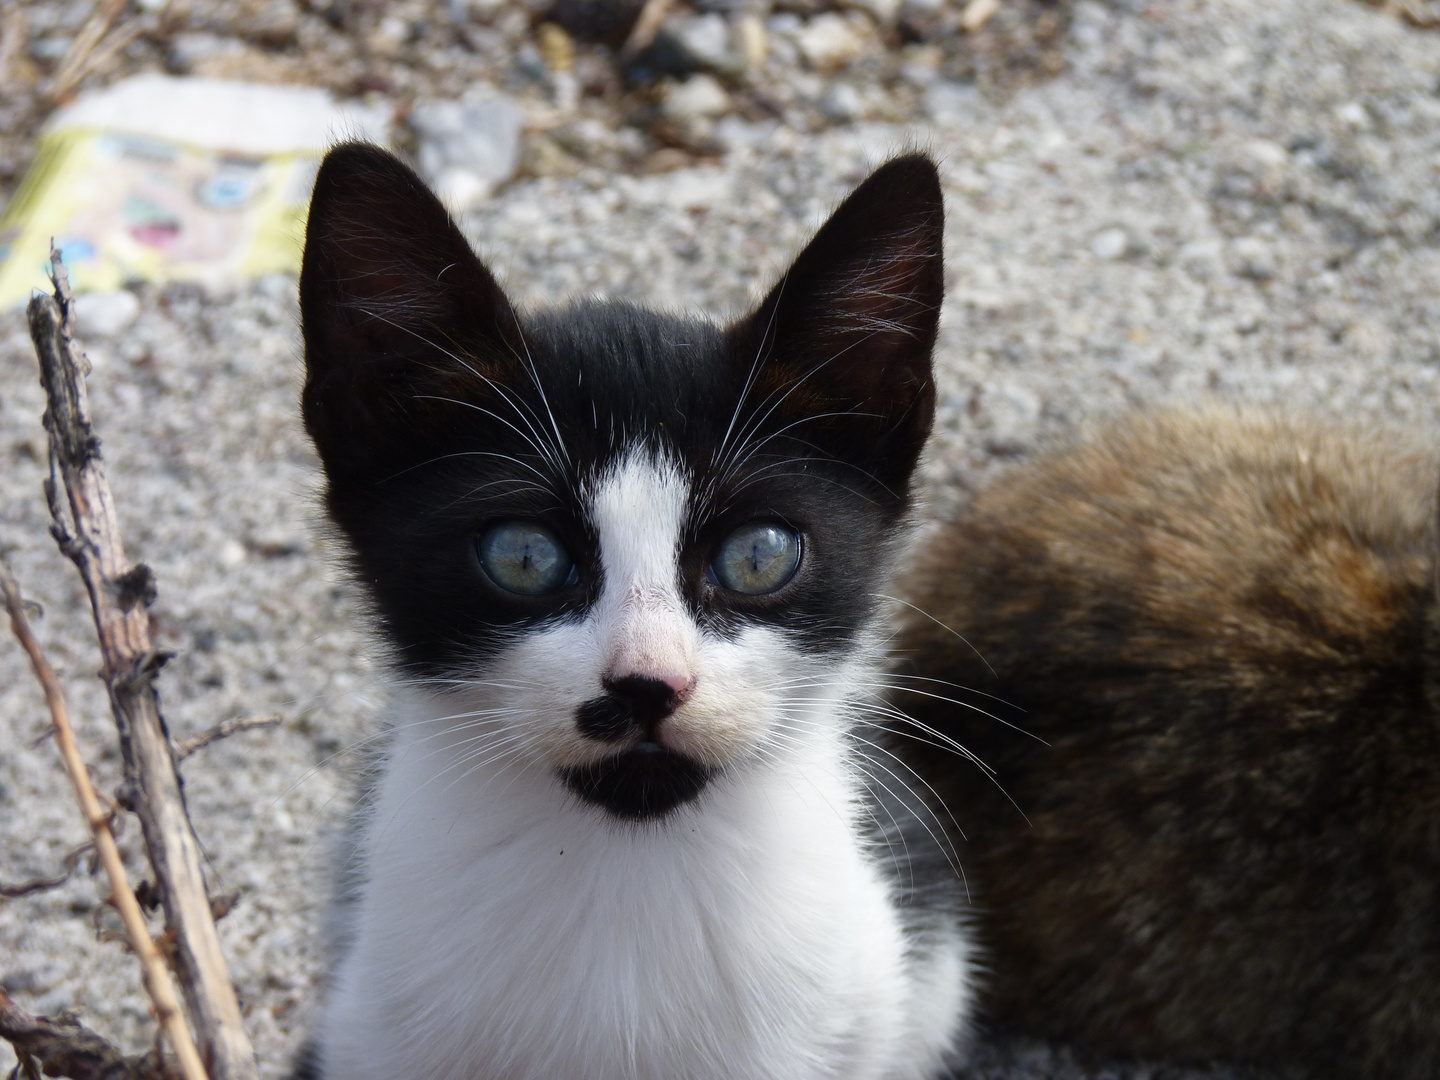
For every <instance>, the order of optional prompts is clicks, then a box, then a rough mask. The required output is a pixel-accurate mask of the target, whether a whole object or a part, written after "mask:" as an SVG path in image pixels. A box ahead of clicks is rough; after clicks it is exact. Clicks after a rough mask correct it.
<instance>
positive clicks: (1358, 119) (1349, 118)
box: [1335, 101, 1370, 128]
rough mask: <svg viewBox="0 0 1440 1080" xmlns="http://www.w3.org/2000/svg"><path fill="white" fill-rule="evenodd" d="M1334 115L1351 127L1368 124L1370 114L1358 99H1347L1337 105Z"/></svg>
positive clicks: (1367, 125)
mask: <svg viewBox="0 0 1440 1080" xmlns="http://www.w3.org/2000/svg"><path fill="white" fill-rule="evenodd" d="M1335 115H1336V116H1338V117H1339V118H1340V119H1341V120H1342V121H1344V122H1345V123H1347V124H1349V125H1350V126H1351V127H1355V128H1364V127H1369V126H1370V115H1369V114H1368V113H1367V112H1366V111H1365V106H1364V105H1362V104H1360V102H1358V101H1347V102H1345V104H1343V105H1337V106H1336V107H1335Z"/></svg>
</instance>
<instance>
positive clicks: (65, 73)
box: [48, 0, 127, 101]
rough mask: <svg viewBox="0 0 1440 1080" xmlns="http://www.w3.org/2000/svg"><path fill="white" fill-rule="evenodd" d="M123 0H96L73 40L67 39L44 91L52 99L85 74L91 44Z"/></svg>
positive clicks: (104, 31) (121, 7)
mask: <svg viewBox="0 0 1440 1080" xmlns="http://www.w3.org/2000/svg"><path fill="white" fill-rule="evenodd" d="M126 3H127V0H100V3H99V4H98V5H97V6H96V8H95V11H94V12H93V13H92V14H91V16H90V18H89V19H87V20H86V21H85V25H84V26H82V27H81V28H80V32H79V33H78V34H76V35H75V40H74V41H72V42H71V43H70V48H69V49H68V50H66V53H65V59H63V60H61V61H60V67H59V70H57V71H56V72H55V77H54V78H53V79H51V80H50V86H49V90H48V95H49V97H50V99H51V100H52V101H59V100H60V99H61V98H63V97H65V95H66V94H68V93H70V91H71V90H74V89H75V87H76V86H77V85H78V84H79V82H80V80H81V79H83V78H84V77H85V72H86V71H87V70H88V65H87V63H86V61H88V60H89V59H90V54H91V53H92V52H93V51H94V50H95V46H96V45H99V44H100V39H101V38H103V37H104V36H105V35H106V34H107V33H108V32H109V30H110V24H111V23H113V22H114V21H115V19H116V17H117V16H119V14H120V12H122V11H124V10H125V4H126Z"/></svg>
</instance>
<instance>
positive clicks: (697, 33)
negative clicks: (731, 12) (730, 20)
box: [665, 12, 735, 71]
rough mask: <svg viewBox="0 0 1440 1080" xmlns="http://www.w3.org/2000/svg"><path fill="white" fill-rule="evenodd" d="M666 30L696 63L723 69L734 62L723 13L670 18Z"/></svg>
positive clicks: (718, 69)
mask: <svg viewBox="0 0 1440 1080" xmlns="http://www.w3.org/2000/svg"><path fill="white" fill-rule="evenodd" d="M665 30H666V32H667V33H668V34H669V35H670V36H671V37H673V38H674V39H675V41H676V42H677V43H678V44H679V45H680V47H681V48H683V49H684V50H685V51H686V52H687V53H689V54H690V56H691V57H692V58H693V59H694V61H695V63H696V65H697V66H699V67H708V68H713V69H715V70H717V71H723V70H725V69H726V68H729V67H733V66H734V65H735V56H734V54H733V53H732V52H731V49H730V27H729V26H728V25H727V24H726V22H725V18H724V16H722V15H720V14H718V13H716V12H711V13H709V14H708V15H701V16H699V17H698V18H694V19H672V20H671V21H670V22H668V23H667V24H666V26H665Z"/></svg>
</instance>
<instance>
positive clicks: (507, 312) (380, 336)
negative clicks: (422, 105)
mask: <svg viewBox="0 0 1440 1080" xmlns="http://www.w3.org/2000/svg"><path fill="white" fill-rule="evenodd" d="M300 312H301V319H302V322H303V326H304V336H305V366H306V380H305V391H304V397H303V405H304V414H305V426H306V428H307V429H308V430H309V432H310V435H311V437H312V438H313V439H314V440H315V445H316V447H317V448H318V449H319V451H320V456H321V457H322V459H323V460H324V461H325V466H326V469H327V471H328V472H329V473H330V475H331V478H332V479H334V478H335V477H336V476H337V475H339V474H342V473H347V472H355V473H363V472H364V471H366V470H367V469H368V468H369V467H370V466H371V463H372V462H374V461H376V460H378V459H379V458H380V456H381V455H383V454H386V453H387V452H388V451H390V450H391V449H392V448H393V447H392V445H391V444H392V443H393V442H394V441H395V440H397V439H401V438H403V437H406V436H408V437H409V438H411V439H413V438H414V431H415V429H416V428H417V427H423V421H421V422H419V423H417V420H418V419H419V418H420V417H422V416H424V414H426V413H427V412H430V411H432V410H431V409H430V408H428V407H427V402H428V401H429V400H430V399H433V398H437V397H441V396H444V394H445V391H446V388H447V385H448V386H453V385H458V384H462V383H465V382H466V381H467V377H468V383H469V385H471V386H472V387H473V386H474V385H475V383H476V382H477V381H480V380H477V379H476V378H475V373H479V374H480V375H482V376H483V377H486V378H488V377H492V376H493V375H494V374H495V373H496V372H497V370H498V367H499V365H501V364H503V363H504V362H505V360H506V358H508V357H513V356H515V355H518V354H523V349H524V345H523V342H522V340H521V337H520V330H519V326H518V323H517V321H516V318H515V315H514V312H513V310H512V309H511V307H510V303H509V301H508V300H507V299H506V297H505V294H504V293H503V292H502V291H501V289H500V287H499V285H497V284H496V283H495V279H494V278H493V277H491V276H490V273H489V271H487V270H486V269H485V267H484V266H483V265H481V263H480V260H479V259H477V258H476V257H475V254H474V252H473V251H471V249H470V245H469V244H468V243H466V241H465V238H464V236H462V235H461V233H460V230H459V229H458V228H457V227H456V226H455V222H454V221H452V220H451V218H450V215H449V214H448V213H447V212H446V210H445V208H444V207H443V206H442V205H441V204H440V201H439V200H438V199H437V198H436V197H435V196H434V195H432V194H431V193H430V191H429V189H428V188H426V187H425V185H424V183H423V182H422V181H421V180H420V178H419V177H418V176H416V175H415V173H414V172H413V171H412V170H411V169H410V168H409V167H407V166H406V165H405V164H404V163H403V162H401V161H400V160H399V159H398V158H396V157H395V156H394V155H392V154H390V153H387V152H386V151H384V150H382V149H380V148H379V147H377V146H370V145H367V144H365V143H344V144H342V145H340V146H337V147H335V148H334V149H333V150H331V151H330V153H329V154H328V155H326V157H325V160H324V162H323V163H322V164H321V166H320V171H319V173H318V175H317V176H316V178H315V193H314V196H313V197H312V199H311V202H310V218H309V222H308V224H307V226H306V230H305V258H304V265H303V268H302V270H301V274H300Z"/></svg>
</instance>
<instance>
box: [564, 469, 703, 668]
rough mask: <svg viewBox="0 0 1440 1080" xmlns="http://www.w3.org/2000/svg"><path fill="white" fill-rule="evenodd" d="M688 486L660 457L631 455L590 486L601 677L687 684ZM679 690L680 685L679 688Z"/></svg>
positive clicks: (690, 659) (690, 663)
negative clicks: (683, 573) (683, 562)
mask: <svg viewBox="0 0 1440 1080" xmlns="http://www.w3.org/2000/svg"><path fill="white" fill-rule="evenodd" d="M688 494H689V484H688V483H687V481H686V479H685V477H684V476H683V475H682V474H681V472H680V470H679V469H678V468H677V467H676V466H675V465H673V464H672V463H670V462H669V461H667V460H666V459H665V458H663V457H659V456H656V455H652V454H649V453H643V452H633V453H631V454H629V455H627V456H626V457H624V458H622V459H621V460H620V461H619V463H618V464H616V465H615V467H614V468H613V469H611V470H609V471H608V472H606V473H605V474H604V475H603V476H602V477H601V478H600V480H599V481H598V482H597V483H596V484H595V486H594V487H593V489H592V493H591V497H590V520H591V523H592V524H593V525H594V526H595V531H596V532H597V533H598V534H599V537H600V568H601V573H602V574H603V575H604V576H603V584H602V586H601V590H600V601H599V603H598V605H597V607H596V616H597V619H598V621H599V624H600V626H599V628H600V631H601V633H602V635H603V636H604V638H605V639H606V640H605V645H606V647H607V651H608V653H609V663H608V664H607V666H606V667H607V669H606V671H605V673H604V674H606V675H609V676H612V677H615V678H623V677H625V676H627V675H643V676H646V677H649V678H659V679H664V680H666V681H667V682H671V683H672V684H674V682H675V680H679V681H680V685H686V684H688V683H689V682H690V680H691V679H692V678H693V677H694V671H695V663H694V659H695V657H694V649H695V624H694V621H693V620H692V619H691V617H690V613H689V612H688V611H687V610H686V609H685V604H684V601H683V600H682V599H681V597H680V590H679V554H680V530H681V528H682V526H683V525H684V522H685V504H686V499H687V496H688ZM677 688H678V687H677Z"/></svg>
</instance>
